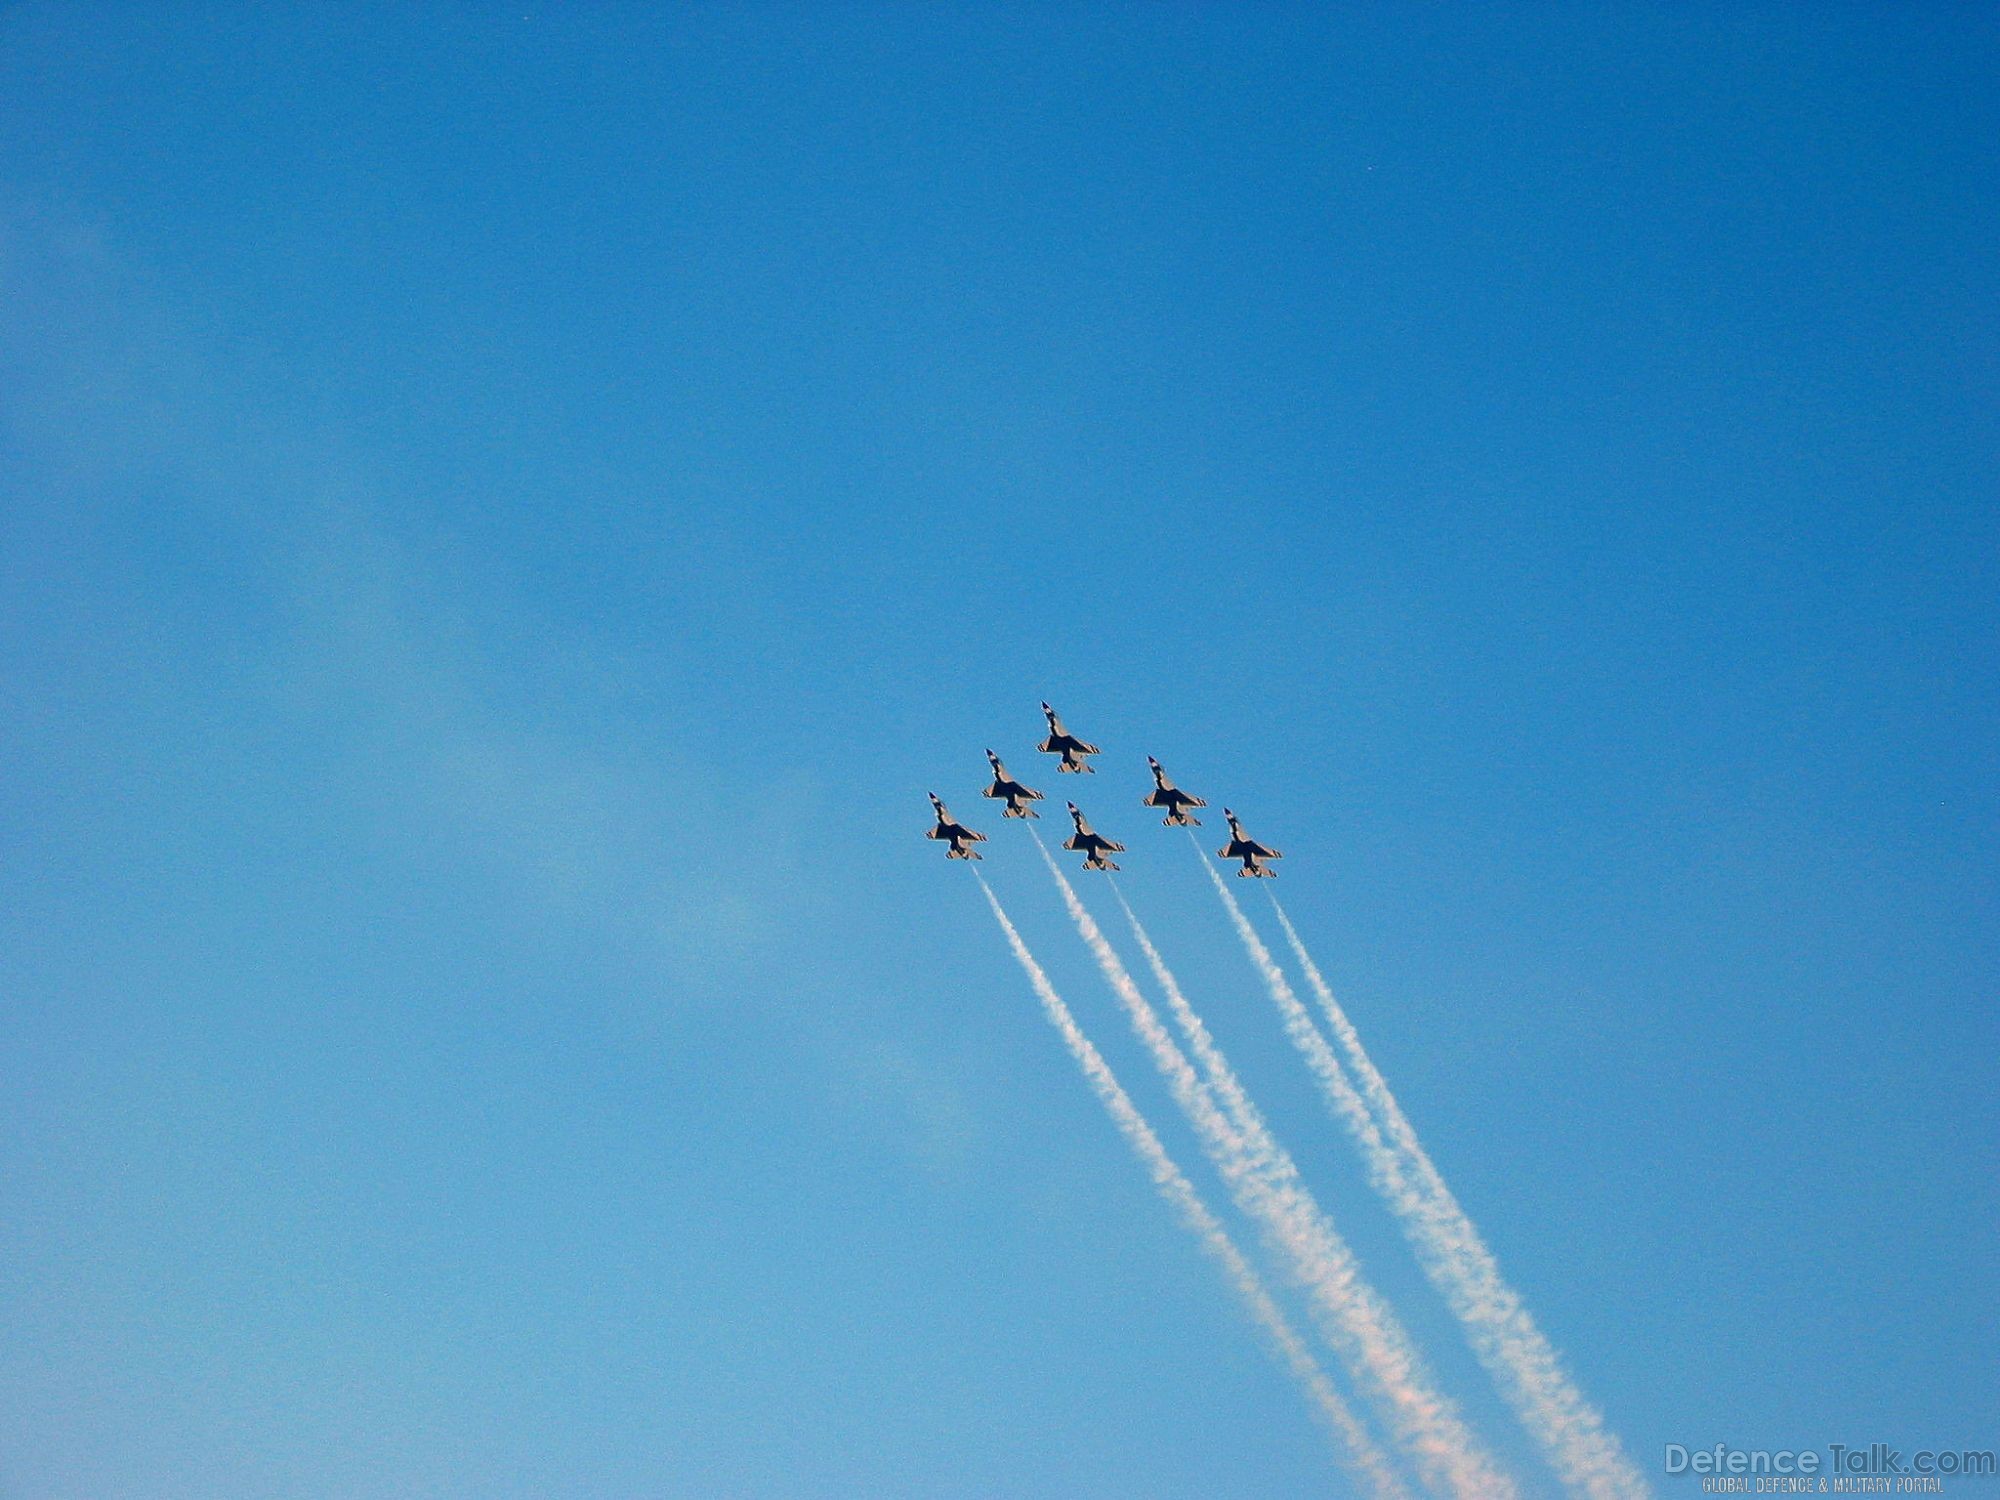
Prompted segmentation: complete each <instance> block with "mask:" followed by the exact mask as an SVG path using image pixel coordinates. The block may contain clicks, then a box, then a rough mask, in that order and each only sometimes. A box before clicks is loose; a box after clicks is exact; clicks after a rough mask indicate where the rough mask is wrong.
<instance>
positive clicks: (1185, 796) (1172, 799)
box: [1145, 755, 1208, 828]
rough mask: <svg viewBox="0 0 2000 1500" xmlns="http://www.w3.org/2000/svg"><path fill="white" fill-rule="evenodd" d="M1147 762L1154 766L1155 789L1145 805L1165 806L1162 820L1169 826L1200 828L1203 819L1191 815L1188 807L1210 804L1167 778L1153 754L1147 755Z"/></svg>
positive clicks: (1148, 795)
mask: <svg viewBox="0 0 2000 1500" xmlns="http://www.w3.org/2000/svg"><path fill="white" fill-rule="evenodd" d="M1146 764H1147V765H1149V766H1151V767H1152V768H1153V789H1152V791H1150V792H1148V793H1147V794H1146V801H1145V806H1147V807H1164V808H1165V809H1166V810H1167V815H1166V817H1164V818H1163V819H1161V822H1162V823H1164V824H1165V825H1166V826H1167V827H1169V828H1199V827H1200V826H1201V819H1200V818H1196V817H1191V816H1189V814H1188V809H1189V808H1190V807H1206V806H1208V804H1207V803H1206V802H1204V801H1202V800H1201V798H1199V797H1197V796H1195V795H1194V794H1193V793H1191V792H1184V791H1182V790H1181V789H1180V788H1179V787H1177V786H1175V785H1174V784H1173V783H1172V782H1171V781H1169V780H1167V773H1166V772H1165V771H1163V770H1161V769H1160V763H1159V762H1158V761H1156V760H1154V759H1153V757H1152V756H1150V755H1149V756H1147V757H1146Z"/></svg>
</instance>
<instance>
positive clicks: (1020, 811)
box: [986, 750, 1042, 818]
mask: <svg viewBox="0 0 2000 1500" xmlns="http://www.w3.org/2000/svg"><path fill="white" fill-rule="evenodd" d="M986 758H987V759H988V760H990V761H992V762H993V785H991V786H989V787H988V788H987V789H986V795H987V796H989V797H1004V798H1006V800H1007V808H1006V811H1004V812H1002V813H1001V814H1000V816H1001V817H1003V818H1039V817H1040V816H1041V814H1040V813H1038V812H1036V811H1035V810H1034V809H1033V808H1032V807H1024V806H1023V805H1022V804H1023V803H1027V802H1039V801H1041V800H1042V794H1041V793H1040V792H1038V791H1036V790H1035V789H1034V788H1033V787H1031V786H1022V785H1021V783H1020V782H1018V781H1016V780H1015V779H1014V778H1013V777H1011V776H1009V775H1008V774H1007V768H1006V767H1005V766H1003V765H1001V764H1000V757H999V756H997V755H995V754H994V753H993V752H992V751H991V750H988V751H987V752H986Z"/></svg>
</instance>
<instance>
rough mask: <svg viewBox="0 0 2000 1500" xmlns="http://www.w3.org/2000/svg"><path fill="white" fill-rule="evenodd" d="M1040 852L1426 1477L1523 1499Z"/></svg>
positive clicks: (1223, 1157)
mask: <svg viewBox="0 0 2000 1500" xmlns="http://www.w3.org/2000/svg"><path fill="white" fill-rule="evenodd" d="M1029 831H1030V832H1031V833H1032V832H1033V830H1032V829H1031V830H1029ZM1035 844H1036V847H1037V848H1039V849H1040V850H1041V853H1042V859H1043V862H1044V863H1046V864H1047V865H1048V867H1049V873H1050V874H1051V875H1052V876H1054V877H1055V881H1056V884H1057V886H1058V887H1059V888H1060V889H1061V891H1062V897H1063V904H1064V905H1065V906H1066V907H1067V908H1068V910H1069V914H1070V919H1071V920H1072V921H1073V922H1074V923H1075V924H1076V927H1077V930H1078V932H1079V933H1081V934H1082V936H1083V940H1084V942H1085V944H1086V945H1087V946H1088V947H1089V948H1090V951H1091V953H1092V955H1093V956H1094V957H1095V958H1096V960H1097V965H1098V968H1099V969H1100V970H1102V971H1103V974H1104V977H1105V980H1106V982H1107V983H1109V984H1110V986H1111V989H1112V993H1114V994H1115V995H1116V996H1117V997H1118V999H1119V1002H1120V1004H1121V1005H1122V1006H1123V1007H1124V1010H1125V1013H1126V1015H1127V1017H1128V1018H1129V1019H1130V1020H1131V1022H1132V1026H1133V1029H1134V1030H1135V1031H1137V1032H1138V1034H1139V1037H1140V1040H1141V1041H1143V1042H1144V1043H1145V1045H1146V1047H1147V1050H1148V1051H1149V1052H1151V1053H1152V1056H1153V1061H1154V1063H1155V1064H1156V1065H1157V1066H1158V1068H1159V1070H1160V1073H1161V1076H1163V1077H1164V1078H1165V1079H1166V1081H1167V1085H1168V1087H1169V1089H1170V1090H1171V1091H1172V1092H1173V1095H1174V1099H1175V1102H1176V1103H1178V1104H1179V1105H1180V1107H1181V1109H1182V1110H1183V1111H1184V1112H1185V1113H1186V1114H1187V1117H1188V1120H1189V1122H1190V1123H1191V1124H1193V1126H1194V1127H1195V1131H1196V1133H1197V1134H1198V1135H1199V1136H1200V1138H1201V1142H1202V1146H1203V1149H1204V1150H1205V1151H1207V1153H1208V1155H1209V1156H1210V1158H1211V1159H1212V1160H1213V1161H1214V1162H1215V1164H1216V1166H1217V1168H1218V1169H1219V1170H1220V1171H1221V1173H1222V1176H1223V1180H1224V1181H1225V1182H1226V1183H1227V1184H1228V1186H1229V1190H1230V1193H1231V1196H1232V1197H1234V1198H1235V1200H1236V1202H1237V1204H1238V1205H1239V1206H1240V1207H1241V1208H1242V1209H1243V1211H1244V1212H1245V1213H1246V1214H1248V1215H1250V1217H1251V1218H1253V1219H1255V1220H1256V1221H1257V1222H1258V1224H1259V1225H1260V1226H1262V1228H1263V1230H1264V1232H1265V1234H1266V1235H1267V1236H1268V1237H1269V1239H1270V1241H1271V1243H1272V1245H1273V1247H1274V1248H1275V1249H1277V1250H1279V1251H1281V1252H1282V1253H1283V1254H1284V1255H1285V1257H1286V1258H1287V1259H1288V1260H1289V1262H1290V1264H1291V1266H1292V1270H1293V1273H1294V1275H1295V1276H1296V1277H1297V1279H1298V1281H1299V1283H1300V1285H1301V1286H1303V1287H1304V1288H1305V1289H1306V1291H1307V1292H1308V1294H1309V1296H1310V1300H1311V1304H1312V1307H1313V1310H1314V1312H1315V1313H1316V1314H1317V1315H1318V1318H1319V1321H1320V1325H1321V1327H1322V1329H1323V1330H1324V1332H1325V1333H1326V1336H1327V1339H1328V1341H1329V1342H1330V1343H1331V1344H1332V1345H1333V1347H1334V1348H1335V1350H1337V1351H1338V1352H1339V1354H1340V1356H1341V1358H1342V1359H1343V1360H1344V1361H1345V1362H1346V1364H1347V1366H1348V1369H1349V1371H1350V1373H1351V1374H1352V1375H1353V1376H1354V1378H1355V1381H1356V1383H1357V1384H1359V1385H1360V1386H1361V1387H1362V1389H1364V1390H1365V1391H1367V1392H1368V1393H1369V1394H1370V1396H1371V1397H1372V1398H1374V1400H1375V1401H1376V1402H1377V1403H1378V1404H1379V1405H1380V1407H1381V1408H1382V1411H1383V1414H1384V1418H1385V1420H1386V1421H1387V1422H1388V1425H1389V1427H1390V1430H1391V1431H1392V1432H1393V1433H1394V1434H1395V1436H1396V1439H1397V1441H1398V1442H1399V1443H1400V1444H1401V1445H1402V1446H1403V1447H1404V1448H1405V1449H1406V1450H1407V1451H1408V1452H1409V1454H1410V1456H1411V1459H1412V1461H1413V1462H1414V1463H1415V1464H1416V1466H1417V1470H1418V1473H1419V1474H1420V1475H1422V1477H1423V1479H1424V1481H1425V1482H1426V1483H1427V1484H1429V1485H1430V1486H1432V1487H1433V1488H1434V1489H1437V1490H1439V1491H1441V1492H1443V1493H1447V1494H1450V1495H1453V1496H1456V1497H1458V1500H1500V1497H1512V1496H1513V1494H1514V1486H1513V1482H1512V1481H1511V1480H1509V1479H1508V1478H1507V1476H1506V1475H1505V1474H1504V1473H1502V1472H1501V1471H1500V1469H1499V1468H1498V1467H1497V1466H1496V1465H1495V1464H1494V1463H1493V1461H1492V1460H1491V1459H1490V1458H1489V1457H1488V1456H1487V1455H1486V1454H1485V1452H1484V1451H1483V1450H1482V1449H1481V1448H1480V1446H1479V1443H1478V1441H1477V1439H1475V1438H1474V1437H1473V1435H1472V1433H1471V1432H1470V1431H1469V1430H1468V1429H1467V1428H1466V1426H1465V1424H1464V1422H1463V1421H1462V1420H1461V1419H1460V1417H1459V1415H1458V1412H1457V1410H1456V1408H1455V1407H1454V1406H1453V1405H1452V1403H1451V1402H1450V1401H1449V1400H1448V1399H1446V1398H1445V1397H1444V1396H1443V1395H1441V1394H1440V1393H1439V1392H1438V1391H1437V1389H1436V1388H1435V1386H1434V1385H1433V1384H1432V1383H1431V1379H1430V1376H1429V1374H1428V1372H1427V1371H1426V1370H1425V1369H1424V1368H1423V1364H1422V1361H1421V1360H1420V1359H1419V1357H1418V1355H1417V1353H1416V1350H1415V1348H1414V1346H1413V1345H1412V1344H1411V1342H1410V1338H1409V1335H1408V1334H1407V1333H1406V1332H1405V1331H1404V1330H1403V1327H1402V1324H1401V1323H1400V1322H1399V1321H1398V1320H1397V1318H1396V1315H1395V1314H1394V1312H1392V1311H1391V1310H1390V1308H1389V1306H1388V1304H1387V1303H1386V1302H1384V1301H1383V1300H1382V1298H1381V1296H1380V1295H1379V1294H1378V1293H1376V1291H1375V1290H1374V1288H1373V1287H1372V1286H1370V1285H1369V1284H1368V1282H1367V1281H1366V1280H1365V1279H1364V1278H1363V1276H1362V1274H1361V1268H1360V1266H1359V1265H1358V1264H1357V1263H1356V1261H1355V1259H1354V1255H1353V1252H1352V1251H1351V1250H1349V1249H1348V1247H1347V1244H1346V1242H1345V1241H1344V1240H1342V1239H1341V1238H1340V1235H1339V1233H1338V1232H1337V1231H1336V1230H1335V1229H1334V1227H1333V1224H1332V1221H1331V1220H1329V1219H1328V1218H1327V1216H1326V1214H1325V1212H1324V1211H1323V1210H1322V1209H1321V1208H1320V1207H1319V1205H1318V1204H1317V1203H1316V1202H1315V1201H1314V1200H1313V1198H1312V1195H1311V1193H1310V1192H1309V1191H1308V1190H1307V1188H1306V1186H1305V1184H1304V1182H1303V1181H1302V1180H1301V1179H1300V1178H1299V1175H1298V1172H1297V1169H1296V1168H1295V1167H1294V1166H1293V1164H1292V1162H1291V1159H1290V1157H1288V1156H1287V1155H1286V1154H1285V1153H1284V1151H1283V1149H1282V1148H1281V1147H1279V1146H1278V1145H1277V1144H1276V1143H1275V1142H1274V1141H1273V1140H1272V1139H1271V1138H1270V1136H1269V1134H1268V1132H1266V1131H1264V1130H1263V1129H1262V1128H1261V1125H1260V1126H1259V1128H1258V1129H1257V1130H1256V1131H1255V1132H1254V1133H1246V1132H1245V1131H1244V1130H1242V1129H1239V1128H1238V1126H1237V1125H1234V1124H1232V1123H1231V1122H1230V1121H1229V1120H1228V1119H1226V1118H1224V1116H1223V1114H1222V1112H1221V1111H1220V1110H1219V1109H1218V1108H1217V1107H1216V1104H1215V1101H1214V1098H1213V1096H1212V1095H1211V1092H1210V1090H1209V1087H1208V1086H1207V1085H1205V1084H1204V1083H1203V1082H1202V1081H1201V1079H1200V1078H1198V1077H1197V1076H1196V1074H1195V1071H1194V1069H1193V1067H1192V1066H1190V1065H1189V1063H1188V1060H1187V1058H1186V1056H1185V1055H1184V1054H1183V1053H1182V1052H1181V1050H1180V1048H1179V1046H1177V1045H1176V1044H1175V1042H1174V1039H1173V1037H1172V1036H1171V1035H1169V1034H1168V1032H1167V1029H1166V1028H1165V1027H1164V1026H1162V1025H1161V1024H1160V1018H1159V1016H1158V1015H1157V1014H1156V1013H1155V1012H1154V1010H1153V1008H1152V1006H1151V1005H1150V1004H1149V1003H1147V1000H1146V998H1145V996H1143V995H1142V994H1140V993H1139V987H1138V986H1137V985H1136V984H1134V983H1133V981H1132V976H1131V974H1130V973H1129V972H1128V971H1127V970H1126V968H1125V965H1124V963H1123V961H1122V960H1121V959H1120V958H1119V957H1118V954H1117V952H1116V950H1115V949H1113V948H1112V946H1111V944H1110V942H1109V941H1108V940H1107V939H1106V938H1105V936H1104V933H1103V931H1102V930H1101V929H1100V928H1099V927H1098V925H1097V923H1096V921H1095V920H1094V919H1093V918H1092V917H1091V915H1090V913H1089V911H1088V910H1086V909H1085V907H1084V905H1083V902H1082V901H1081V900H1080V899H1079V898H1078V896H1077V894H1076V891H1075V888H1074V887H1072V886H1071V885H1070V883H1069V880H1068V878H1067V877H1066V876H1064V874H1063V872H1062V869H1061V867H1060V866H1058V865H1057V864H1056V862H1055V859H1054V858H1053V856H1051V855H1050V853H1049V850H1048V846H1047V845H1046V844H1044V843H1043V842H1042V840H1041V838H1040V836H1039V835H1037V836H1036V838H1035ZM1240 1092H1241V1091H1240V1090H1238V1093H1239V1095H1240ZM1244 1103H1245V1104H1246V1105H1247V1103H1248V1101H1247V1100H1245V1101H1244ZM1244 1118H1246V1119H1254V1118H1255V1117H1254V1113H1253V1112H1246V1113H1245V1115H1244Z"/></svg>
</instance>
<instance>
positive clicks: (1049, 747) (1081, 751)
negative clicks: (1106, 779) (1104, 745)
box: [1037, 703, 1097, 772]
mask: <svg viewBox="0 0 2000 1500" xmlns="http://www.w3.org/2000/svg"><path fill="white" fill-rule="evenodd" d="M1042 712H1043V713H1045V714H1047V715H1048V716H1049V737H1048V738H1047V739H1045V740H1043V741H1042V743H1041V744H1040V745H1039V746H1038V747H1037V748H1038V749H1040V750H1041V751H1042V752H1043V753H1044V754H1046V755H1060V756H1061V757H1062V764H1061V765H1059V766H1057V767H1056V769H1057V770H1058V771H1091V772H1095V771H1096V770H1097V767H1095V766H1093V765H1087V764H1085V762H1084V757H1085V756H1086V755H1095V754H1097V746H1095V745H1086V744H1085V743H1084V742H1083V741H1082V740H1080V739H1078V738H1077V737H1076V736H1075V735H1073V734H1071V733H1070V732H1069V731H1068V730H1067V729H1065V728H1063V726H1062V720H1061V719H1058V718H1057V717H1056V711H1055V710H1054V709H1053V708H1050V707H1049V706H1048V704H1046V703H1044V704H1043V705H1042Z"/></svg>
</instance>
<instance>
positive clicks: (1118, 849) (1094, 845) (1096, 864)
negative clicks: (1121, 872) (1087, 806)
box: [1063, 802, 1125, 870]
mask: <svg viewBox="0 0 2000 1500" xmlns="http://www.w3.org/2000/svg"><path fill="white" fill-rule="evenodd" d="M1069 815H1070V816H1071V817H1072V818H1074V819H1076V832H1075V833H1073V834H1071V835H1070V836H1069V837H1068V838H1066V839H1064V840H1063V848H1065V849H1081V850H1082V851H1083V867H1084V868H1085V869H1086V870H1115V869H1117V868H1118V866H1116V865H1114V864H1113V863H1112V862H1111V861H1110V860H1108V859H1106V858H1105V857H1104V856H1105V855H1107V854H1123V853H1124V852H1125V846H1124V845H1123V844H1120V843H1115V842H1113V841H1112V840H1111V839H1108V838H1106V837H1105V836H1104V835H1103V834H1101V833H1095V832H1093V831H1092V830H1091V827H1090V825H1089V824H1088V823H1086V822H1085V821H1084V819H1083V814H1082V813H1081V812H1079V811H1078V810H1077V805H1076V804H1075V803H1074V802H1072V803H1070V805H1069Z"/></svg>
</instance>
